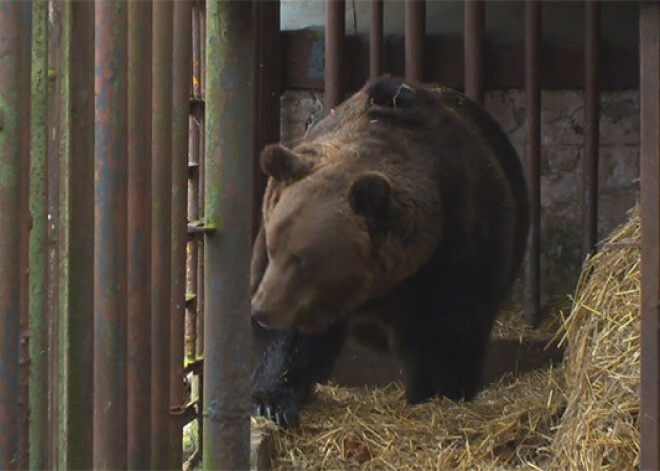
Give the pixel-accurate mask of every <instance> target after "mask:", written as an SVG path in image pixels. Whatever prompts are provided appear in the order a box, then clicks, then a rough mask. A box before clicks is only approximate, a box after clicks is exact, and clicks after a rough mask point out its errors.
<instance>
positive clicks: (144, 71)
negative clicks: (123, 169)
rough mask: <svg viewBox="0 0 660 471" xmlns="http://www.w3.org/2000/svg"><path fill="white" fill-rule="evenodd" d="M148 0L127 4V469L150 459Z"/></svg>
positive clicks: (145, 464)
mask: <svg viewBox="0 0 660 471" xmlns="http://www.w3.org/2000/svg"><path fill="white" fill-rule="evenodd" d="M152 13H153V11H152V2H150V1H147V2H130V3H128V27H129V29H128V59H129V61H128V87H129V88H128V373H127V374H128V406H127V407H128V451H127V452H128V468H129V469H148V468H149V466H150V463H151V103H152V100H151V81H152V77H151V65H152V60H151V54H152V43H151V33H152Z"/></svg>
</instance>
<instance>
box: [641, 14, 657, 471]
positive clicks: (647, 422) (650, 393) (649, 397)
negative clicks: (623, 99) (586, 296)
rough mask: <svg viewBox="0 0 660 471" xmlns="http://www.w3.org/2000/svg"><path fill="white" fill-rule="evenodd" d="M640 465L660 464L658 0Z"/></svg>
mask: <svg viewBox="0 0 660 471" xmlns="http://www.w3.org/2000/svg"><path fill="white" fill-rule="evenodd" d="M639 37H640V42H639V49H640V50H639V62H640V80H639V82H640V96H639V103H640V113H639V116H640V129H639V131H640V132H639V142H640V169H639V170H640V172H639V173H640V178H641V185H640V186H641V219H642V267H641V268H642V280H641V283H642V295H641V322H642V327H641V349H642V367H641V376H642V377H641V389H640V396H641V413H640V431H641V452H640V461H641V463H640V469H643V470H647V469H660V334H659V329H660V322H659V320H660V5H659V4H658V2H648V3H646V2H640V6H639Z"/></svg>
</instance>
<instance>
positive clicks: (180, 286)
mask: <svg viewBox="0 0 660 471" xmlns="http://www.w3.org/2000/svg"><path fill="white" fill-rule="evenodd" d="M173 48H174V54H173V57H174V59H173V60H174V78H173V81H172V86H173V95H172V96H173V101H172V118H173V121H172V190H171V192H172V193H171V194H172V226H171V228H172V294H171V295H172V304H171V312H172V319H171V323H170V411H172V410H175V409H177V408H181V407H183V406H185V404H183V402H184V398H183V350H184V333H185V315H186V312H185V304H186V244H187V241H188V221H187V215H186V209H187V208H186V207H187V202H188V198H187V196H188V119H189V114H190V103H189V100H190V87H191V80H192V2H191V1H190V0H179V1H177V2H174V44H173ZM183 426H184V423H183V422H182V418H181V416H179V415H177V414H172V413H170V461H169V463H170V468H171V469H174V468H176V469H179V468H181V465H182V463H183V456H182V453H183V448H182V446H183V445H182V434H183Z"/></svg>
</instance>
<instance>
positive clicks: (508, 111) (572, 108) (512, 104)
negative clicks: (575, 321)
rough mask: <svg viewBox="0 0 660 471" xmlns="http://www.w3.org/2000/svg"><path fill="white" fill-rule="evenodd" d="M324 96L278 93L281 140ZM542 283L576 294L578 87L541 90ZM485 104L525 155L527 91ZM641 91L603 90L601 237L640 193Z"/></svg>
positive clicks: (317, 111)
mask: <svg viewBox="0 0 660 471" xmlns="http://www.w3.org/2000/svg"><path fill="white" fill-rule="evenodd" d="M322 100H323V96H322V94H320V93H316V92H312V91H287V92H285V93H284V94H283V96H282V99H281V110H282V115H281V116H282V126H281V133H282V140H283V141H285V142H286V141H288V140H291V139H293V138H295V137H298V136H300V135H302V134H304V132H305V129H306V128H307V127H308V126H309V125H310V124H311V123H313V122H315V121H317V120H318V119H319V118H320V117H321V116H322V114H323V106H322ZM541 103H542V105H541V107H542V112H541V126H542V129H541V133H542V138H541V139H542V140H541V143H542V148H541V159H542V160H541V172H542V176H541V226H542V227H541V277H542V279H541V283H542V288H541V289H542V298H543V299H542V301H543V303H544V304H548V303H551V304H555V303H556V302H557V301H558V300H562V299H566V297H567V295H568V294H571V293H572V291H573V288H574V285H575V281H576V279H577V276H578V274H579V269H580V264H581V260H580V246H581V227H580V221H581V206H582V202H581V191H582V153H583V138H584V106H583V97H582V92H581V91H575V90H560V91H544V92H543V93H542V97H541ZM486 109H487V110H488V111H489V112H490V113H491V114H492V116H493V117H494V118H495V119H496V120H497V121H498V122H499V123H500V125H501V126H502V128H503V129H504V130H505V131H506V132H507V134H508V135H509V138H510V139H511V142H512V143H513V145H514V147H515V148H516V150H517V151H518V153H519V154H520V155H521V156H522V155H523V150H524V143H525V135H526V125H525V110H524V93H523V92H522V91H521V90H498V91H492V92H489V93H487V95H486ZM638 112H639V102H638V92H637V91H634V90H630V91H608V92H603V93H602V94H601V120H600V163H599V165H600V168H599V200H598V204H599V217H598V229H599V230H598V233H599V239H602V238H604V237H605V235H606V234H608V233H609V232H610V231H611V230H612V229H613V228H614V227H616V225H618V224H619V223H621V222H622V221H623V220H624V219H625V215H626V210H627V209H628V208H630V207H631V206H632V205H633V204H634V203H635V200H636V198H637V190H638V184H637V178H638V174H639V159H638V148H639V126H638Z"/></svg>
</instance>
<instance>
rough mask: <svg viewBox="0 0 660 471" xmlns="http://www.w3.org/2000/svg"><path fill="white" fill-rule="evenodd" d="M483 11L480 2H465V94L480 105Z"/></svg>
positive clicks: (482, 93)
mask: <svg viewBox="0 0 660 471" xmlns="http://www.w3.org/2000/svg"><path fill="white" fill-rule="evenodd" d="M484 10H485V4H484V2H483V1H482V0H467V1H466V2H465V33H464V39H465V49H464V62H465V94H466V95H467V96H468V97H470V98H471V99H472V100H474V101H475V102H477V103H480V104H483V102H484V33H485V31H484V30H485V12H484Z"/></svg>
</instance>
